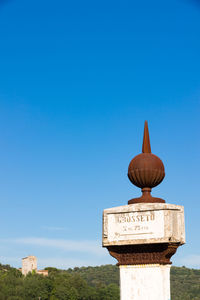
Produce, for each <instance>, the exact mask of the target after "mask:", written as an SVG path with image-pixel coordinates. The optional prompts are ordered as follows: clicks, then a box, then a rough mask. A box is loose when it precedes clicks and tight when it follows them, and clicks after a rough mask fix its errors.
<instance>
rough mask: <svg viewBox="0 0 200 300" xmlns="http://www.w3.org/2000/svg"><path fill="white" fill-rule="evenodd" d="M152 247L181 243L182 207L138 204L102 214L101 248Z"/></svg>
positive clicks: (183, 233) (182, 239) (182, 226)
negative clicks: (159, 244) (122, 246)
mask: <svg viewBox="0 0 200 300" xmlns="http://www.w3.org/2000/svg"><path fill="white" fill-rule="evenodd" d="M154 243H178V244H180V245H182V244H184V243H185V226H184V208H183V206H179V205H173V204H166V203H146V204H145V203H139V204H132V205H130V204H129V205H124V206H119V207H114V208H109V209H105V210H104V213H103V246H104V247H107V246H117V245H138V244H154Z"/></svg>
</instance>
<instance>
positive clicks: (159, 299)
mask: <svg viewBox="0 0 200 300" xmlns="http://www.w3.org/2000/svg"><path fill="white" fill-rule="evenodd" d="M169 277H170V265H156V264H153V265H135V266H129V265H128V266H120V294H121V295H120V296H121V297H120V299H121V300H169V299H170V298H171V297H170V280H169Z"/></svg>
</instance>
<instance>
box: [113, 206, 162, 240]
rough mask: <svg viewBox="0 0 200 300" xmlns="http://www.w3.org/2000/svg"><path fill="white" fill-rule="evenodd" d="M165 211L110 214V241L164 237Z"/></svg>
mask: <svg viewBox="0 0 200 300" xmlns="http://www.w3.org/2000/svg"><path fill="white" fill-rule="evenodd" d="M163 236H164V217H163V211H151V212H130V213H119V214H109V215H108V241H109V242H111V241H122V240H130V239H147V238H149V239H150V238H162V237H163Z"/></svg>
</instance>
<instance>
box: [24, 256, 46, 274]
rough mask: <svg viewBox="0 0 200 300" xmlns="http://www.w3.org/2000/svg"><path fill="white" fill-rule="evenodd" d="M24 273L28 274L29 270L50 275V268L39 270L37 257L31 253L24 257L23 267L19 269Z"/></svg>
mask: <svg viewBox="0 0 200 300" xmlns="http://www.w3.org/2000/svg"><path fill="white" fill-rule="evenodd" d="M19 270H20V271H21V272H22V274H23V275H25V276H26V275H27V274H28V273H29V272H31V273H32V272H33V271H34V272H35V273H37V274H42V275H44V276H48V270H38V269H37V257H35V256H33V255H30V256H27V257H24V258H22V269H19Z"/></svg>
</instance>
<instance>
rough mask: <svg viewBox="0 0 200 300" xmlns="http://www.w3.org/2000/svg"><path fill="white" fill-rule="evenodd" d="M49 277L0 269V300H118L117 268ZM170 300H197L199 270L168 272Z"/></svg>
mask: <svg viewBox="0 0 200 300" xmlns="http://www.w3.org/2000/svg"><path fill="white" fill-rule="evenodd" d="M47 269H48V271H49V276H48V277H44V276H43V275H38V274H34V273H32V274H29V275H27V276H26V277H24V276H23V275H22V274H21V272H20V271H19V270H17V269H15V268H12V267H10V266H9V265H0V300H38V299H40V300H119V270H118V267H117V266H114V265H105V266H99V267H82V268H74V269H68V270H58V269H56V268H50V267H49V268H47ZM171 294H172V300H200V270H195V269H188V268H185V267H182V268H179V267H172V269H171Z"/></svg>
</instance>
